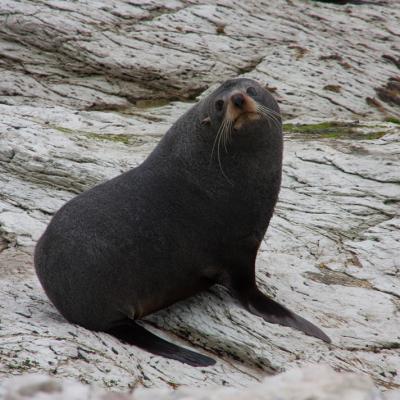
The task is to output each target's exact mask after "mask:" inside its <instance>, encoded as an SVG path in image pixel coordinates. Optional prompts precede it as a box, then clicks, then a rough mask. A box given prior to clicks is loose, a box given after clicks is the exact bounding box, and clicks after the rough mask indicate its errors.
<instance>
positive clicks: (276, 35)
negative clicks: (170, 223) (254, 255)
mask: <svg viewBox="0 0 400 400" xmlns="http://www.w3.org/2000/svg"><path fill="white" fill-rule="evenodd" d="M161 3H162V4H161ZM211 3H212V2H210V4H208V5H204V4H196V2H195V1H193V2H183V1H182V2H180V1H171V2H155V1H148V2H143V3H142V2H141V5H140V6H138V5H134V4H133V2H132V1H130V2H127V1H126V2H124V1H122V0H121V1H118V0H115V1H113V2H112V5H110V6H107V7H104V6H103V7H102V6H99V4H100V3H94V2H88V4H85V5H82V6H81V7H79V9H78V8H77V7H78V6H77V4H78V3H76V2H61V1H55V0H52V1H41V2H36V1H28V0H24V1H21V2H17V1H11V0H6V1H3V2H2V6H1V11H0V20H1V23H0V55H1V57H0V70H1V73H2V77H3V79H2V81H1V82H0V102H1V103H2V104H0V380H4V379H5V378H7V377H9V376H11V375H20V374H25V373H28V372H41V373H49V374H51V375H55V376H57V377H63V378H66V377H71V378H74V379H76V380H80V381H81V382H86V383H94V384H97V385H99V386H103V387H108V388H113V389H119V390H123V391H125V392H126V391H127V390H128V389H129V388H137V387H157V388H171V387H172V388H176V387H179V386H181V385H193V386H213V385H230V386H236V387H245V386H249V385H252V384H255V383H256V382H258V381H259V380H261V379H262V378H263V377H264V376H265V375H267V374H275V373H278V372H281V371H283V370H286V369H291V368H294V367H296V366H302V365H305V364H308V363H309V362H313V363H316V362H322V363H326V364H329V365H331V366H332V367H333V368H335V369H336V370H343V371H353V372H356V373H359V374H362V375H369V376H370V377H372V378H373V380H374V382H375V383H376V384H377V385H379V386H380V387H381V388H382V389H399V388H400V365H399V364H400V362H399V356H400V337H399V329H398V327H399V325H400V316H399V310H400V289H399V288H400V282H399V280H400V264H399V258H398V254H399V247H400V229H399V228H400V158H399V154H400V129H399V125H398V124H395V123H385V122H382V119H385V118H387V117H389V116H392V117H393V116H395V115H398V114H399V109H398V106H397V105H396V103H391V102H390V101H389V102H385V101H383V100H382V99H380V98H378V97H377V92H376V91H375V89H374V88H376V87H382V86H385V85H386V84H387V82H388V81H389V80H390V78H391V77H396V76H397V75H398V67H397V65H396V63H395V62H393V60H395V61H396V60H397V59H396V58H394V56H393V54H396V51H397V50H398V44H397V41H398V37H399V35H400V31H399V29H398V24H397V21H398V19H399V18H400V11H399V5H398V4H397V3H393V4H391V5H390V7H388V6H387V4H386V5H385V2H384V1H382V2H381V5H379V4H378V5H366V6H357V7H356V6H348V7H340V6H334V5H322V3H320V4H317V3H314V2H310V1H300V0H293V1H284V0H275V1H273V2H269V3H268V4H270V6H268V7H267V6H266V5H262V4H261V3H260V2H254V3H252V2H246V4H244V3H243V2H231V3H230V5H229V6H226V5H219V6H216V5H214V4H211ZM378 3H379V2H378ZM260 4H261V6H260ZM65 21H68V23H66V22H65ZM243 21H245V22H243ZM366 49H368V51H366ZM338 54H340V57H339V56H338ZM255 55H256V57H255ZM384 55H389V57H383V56H384ZM392 56H393V57H392ZM241 73H246V74H247V75H248V76H251V77H254V78H256V79H258V80H259V81H260V82H264V83H265V84H268V85H269V86H270V87H271V86H272V87H276V88H277V90H276V91H275V95H276V96H277V98H278V100H279V101H280V104H281V106H282V110H283V111H284V114H285V115H287V116H294V117H296V119H292V120H291V121H287V122H291V125H289V124H287V125H286V130H287V135H286V146H285V156H284V157H285V161H284V179H283V187H282V191H281V194H280V200H279V203H278V206H277V209H276V214H275V216H274V218H273V220H272V224H271V227H270V229H269V231H268V233H267V236H266V238H265V242H264V244H263V246H262V248H261V251H260V254H259V257H258V264H257V268H258V270H257V271H258V275H257V278H258V283H259V285H260V287H261V288H262V290H265V291H266V292H268V293H270V295H271V296H273V297H274V298H276V299H277V300H278V301H281V302H283V303H285V304H287V305H288V306H289V307H290V308H292V309H293V310H295V311H297V312H298V313H300V314H301V315H304V316H305V317H307V318H309V319H310V320H312V321H314V322H315V323H317V324H318V325H320V326H321V327H323V328H324V330H326V331H327V333H328V334H329V335H330V336H331V337H332V339H333V344H332V345H331V346H327V345H325V344H323V343H320V342H319V341H318V340H316V339H313V338H310V337H307V336H304V335H302V334H301V333H299V332H295V331H293V330H290V329H289V328H284V327H280V326H276V325H270V324H267V323H264V322H263V321H260V320H259V319H258V318H256V317H254V316H251V315H249V314H248V313H246V312H245V311H243V310H242V309H241V308H240V307H239V306H238V305H237V304H236V303H234V301H233V300H232V299H231V298H230V295H229V293H226V292H225V291H224V290H223V289H221V288H213V289H212V290H211V291H209V292H206V293H203V294H201V295H199V296H197V297H195V298H192V299H189V300H187V301H184V302H181V303H179V304H176V305H174V306H173V307H170V308H169V309H168V310H165V311H163V312H160V313H158V314H156V315H154V316H152V317H151V318H149V319H148V320H147V321H146V322H145V323H146V324H147V325H148V326H149V327H150V328H151V329H154V330H155V331H157V332H158V333H159V334H160V335H164V336H166V337H169V339H170V340H172V341H176V342H179V343H181V344H183V345H186V346H188V347H193V348H196V349H197V350H198V351H202V352H205V353H209V355H211V356H212V357H215V358H217V359H218V362H217V364H216V366H214V367H212V368H207V369H195V368H191V367H187V366H182V364H179V363H177V362H173V361H169V360H165V359H161V358H158V357H154V356H151V355H149V354H148V353H145V352H143V351H141V350H139V349H136V348H134V347H130V346H126V345H123V344H121V343H119V342H118V341H117V340H115V339H113V338H112V337H110V336H108V335H105V334H100V333H93V332H89V331H86V330H84V329H82V328H80V327H77V326H73V325H70V324H68V323H67V322H66V321H64V320H63V319H62V318H61V317H60V316H59V314H58V313H57V312H56V311H55V309H54V308H53V307H52V306H51V305H50V304H49V302H48V300H47V299H46V297H45V295H44V293H43V291H42V290H41V288H40V286H39V284H38V282H37V279H36V277H35V275H34V272H33V268H32V247H33V246H34V244H35V242H36V240H37V238H38V237H39V235H40V234H41V232H42V231H43V229H44V227H45V226H46V224H47V223H48V221H49V220H50V218H51V216H52V215H53V213H54V212H55V211H56V210H57V209H58V208H59V207H60V206H61V205H62V204H63V203H64V202H65V201H67V200H68V199H70V198H71V197H72V196H74V195H75V194H76V193H79V192H80V191H82V190H84V189H87V188H89V187H91V186H93V185H94V184H96V183H98V182H101V181H103V180H105V179H108V178H110V177H112V176H115V175H116V174H119V173H120V172H122V171H125V170H126V169H128V168H130V167H133V166H135V165H137V164H138V163H140V162H141V161H142V160H143V159H144V158H145V157H146V155H147V154H148V153H149V152H150V151H151V149H152V148H153V147H154V146H155V144H156V143H157V141H158V140H159V138H160V137H161V135H162V134H163V133H164V132H165V131H166V129H167V128H168V127H169V126H170V124H171V123H172V122H173V121H174V120H175V119H176V118H177V117H178V116H179V115H180V114H182V113H183V112H184V111H185V110H186V109H187V107H190V103H189V102H187V101H186V100H187V98H193V97H194V96H196V95H200V94H201V93H202V91H203V89H204V88H206V87H208V85H209V84H213V83H215V82H217V81H219V80H223V79H225V78H228V77H232V76H236V75H238V74H241ZM329 85H330V88H326V86H329ZM338 86H339V88H338ZM368 98H370V99H372V100H373V101H368V102H367V101H366V99H368ZM160 100H162V101H160ZM172 100H173V101H172ZM178 100H180V101H178ZM181 100H185V101H181ZM100 110H102V111H100ZM332 120H333V121H334V123H332ZM297 123H301V124H303V125H301V126H299V125H296V124H297ZM87 390H89V389H87Z"/></svg>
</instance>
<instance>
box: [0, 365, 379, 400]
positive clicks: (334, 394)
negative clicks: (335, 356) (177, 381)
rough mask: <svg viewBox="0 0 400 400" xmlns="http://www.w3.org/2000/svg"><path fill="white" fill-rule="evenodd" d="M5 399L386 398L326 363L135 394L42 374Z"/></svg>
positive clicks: (8, 387) (9, 388) (12, 385)
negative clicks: (243, 380) (228, 382)
mask: <svg viewBox="0 0 400 400" xmlns="http://www.w3.org/2000/svg"><path fill="white" fill-rule="evenodd" d="M3 391H4V394H5V400H24V399H26V398H29V399H32V400H41V399H45V398H49V397H50V398H51V399H54V400H64V399H65V400H73V399H79V400H85V399H90V400H106V399H107V400H129V399H132V400H133V399H135V400H151V399H158V400H174V399H185V400H196V399H198V400H201V399H207V400H217V399H218V400H228V399H229V400H244V399H254V400H275V399H278V398H279V400H309V399H311V398H312V399H318V400H384V397H383V395H382V394H381V393H380V392H379V391H378V390H377V389H376V388H375V386H374V384H373V382H372V380H371V379H370V378H368V377H367V376H365V375H358V374H353V373H348V372H346V373H344V372H342V373H338V372H335V371H334V370H333V369H332V368H329V367H327V366H320V365H319V366H315V365H314V366H309V367H304V368H294V369H292V370H290V371H288V372H285V373H282V374H279V375H277V376H274V377H269V378H265V379H264V380H263V381H262V382H261V383H256V384H254V383H253V384H251V385H249V387H247V388H245V389H243V388H242V389H238V388H231V387H230V388H227V387H219V388H216V387H214V388H212V387H211V388H193V387H182V388H178V389H177V390H172V389H171V388H170V389H137V390H135V391H134V392H133V394H131V395H128V394H120V393H113V392H108V393H106V392H102V391H100V390H98V389H95V388H93V387H90V386H87V385H83V384H81V383H77V382H67V381H65V380H63V381H59V380H56V379H55V378H51V377H46V376H41V375H25V376H22V377H18V378H13V379H10V380H9V381H8V382H6V383H5V385H4V387H3Z"/></svg>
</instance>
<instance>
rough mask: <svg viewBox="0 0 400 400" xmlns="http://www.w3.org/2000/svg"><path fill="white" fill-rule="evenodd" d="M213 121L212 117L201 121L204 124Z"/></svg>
mask: <svg viewBox="0 0 400 400" xmlns="http://www.w3.org/2000/svg"><path fill="white" fill-rule="evenodd" d="M210 123H211V118H210V117H206V118H204V119H203V121H201V124H202V125H208V124H210Z"/></svg>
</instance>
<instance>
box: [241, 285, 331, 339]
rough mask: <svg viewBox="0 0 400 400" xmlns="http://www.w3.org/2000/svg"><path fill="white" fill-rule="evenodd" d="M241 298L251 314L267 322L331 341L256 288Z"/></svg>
mask: <svg viewBox="0 0 400 400" xmlns="http://www.w3.org/2000/svg"><path fill="white" fill-rule="evenodd" d="M241 300H242V303H243V304H244V305H245V307H246V308H247V309H248V310H249V311H250V312H251V313H252V314H255V315H258V316H260V317H262V318H263V319H264V320H265V321H267V322H270V323H272V324H279V325H284V326H289V327H291V328H295V329H298V330H299V331H302V332H304V333H305V334H307V335H310V336H314V337H316V338H318V339H321V340H323V341H324V342H326V343H331V339H330V338H329V337H328V336H327V335H326V334H325V333H324V332H322V330H321V329H319V328H318V327H317V326H315V325H314V324H312V323H311V322H309V321H307V320H306V319H304V318H303V317H300V316H299V315H297V314H295V313H294V312H292V311H290V310H288V309H287V308H286V307H284V306H282V305H281V304H279V303H277V302H276V301H274V300H272V299H270V298H268V297H267V296H266V295H264V294H263V293H261V292H260V291H259V290H258V289H257V288H255V289H254V290H252V291H251V292H250V293H248V295H247V299H246V300H244V299H241Z"/></svg>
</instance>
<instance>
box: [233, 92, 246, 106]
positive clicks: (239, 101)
mask: <svg viewBox="0 0 400 400" xmlns="http://www.w3.org/2000/svg"><path fill="white" fill-rule="evenodd" d="M231 99H232V103H233V104H234V105H235V106H236V107H239V108H243V105H244V103H245V98H244V96H243V95H242V94H241V93H237V94H234V95H233V96H232V97H231Z"/></svg>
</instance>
